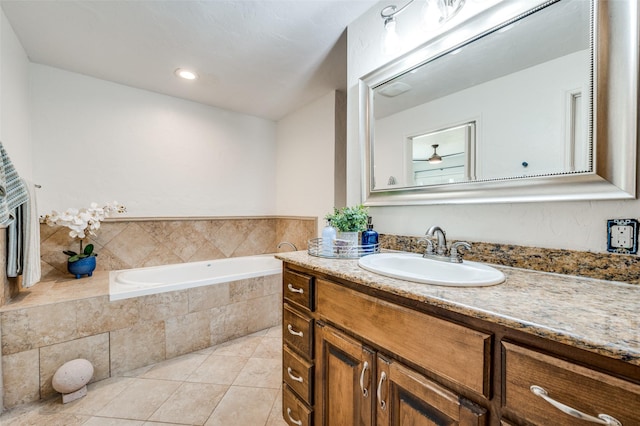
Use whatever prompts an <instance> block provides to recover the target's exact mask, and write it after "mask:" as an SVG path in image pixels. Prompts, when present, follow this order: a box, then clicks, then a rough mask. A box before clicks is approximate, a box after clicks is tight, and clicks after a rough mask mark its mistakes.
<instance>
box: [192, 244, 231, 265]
mask: <svg viewBox="0 0 640 426" xmlns="http://www.w3.org/2000/svg"><path fill="white" fill-rule="evenodd" d="M226 257H227V256H225V255H224V253H223V252H222V251H220V249H219V248H218V247H217V246H216V245H215V244H214V243H211V242H209V241H204V243H203V244H202V246H200V248H199V249H198V251H197V252H195V253H194V254H193V256H191V257H190V258H189V262H200V261H204V260H214V259H226Z"/></svg>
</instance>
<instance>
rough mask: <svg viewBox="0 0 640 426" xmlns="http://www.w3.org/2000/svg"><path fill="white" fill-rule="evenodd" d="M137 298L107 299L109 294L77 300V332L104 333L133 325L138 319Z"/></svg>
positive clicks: (85, 333)
mask: <svg viewBox="0 0 640 426" xmlns="http://www.w3.org/2000/svg"><path fill="white" fill-rule="evenodd" d="M139 300H140V299H139V298H131V299H124V300H114V301H113V302H110V301H109V296H102V297H93V298H90V299H82V300H79V301H78V302H77V309H78V310H77V313H76V316H77V323H78V334H79V335H81V336H87V335H93V334H98V333H104V332H106V331H112V330H117V329H120V328H127V327H132V326H134V325H135V324H136V323H137V322H138V321H139V319H140V308H139Z"/></svg>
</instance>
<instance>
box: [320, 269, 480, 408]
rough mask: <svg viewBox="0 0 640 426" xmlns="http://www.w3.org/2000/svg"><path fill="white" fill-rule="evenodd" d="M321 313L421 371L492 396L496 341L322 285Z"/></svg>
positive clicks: (445, 322) (328, 284)
mask: <svg viewBox="0 0 640 426" xmlns="http://www.w3.org/2000/svg"><path fill="white" fill-rule="evenodd" d="M316 292H317V295H318V300H317V303H318V313H319V315H320V316H322V317H324V318H326V319H327V321H330V322H333V323H334V324H339V325H340V327H342V328H344V329H347V330H351V331H352V332H353V333H354V334H357V335H359V336H362V337H363V338H364V339H366V340H368V341H370V342H372V343H374V344H376V345H377V346H380V347H382V348H385V350H387V351H390V352H391V353H394V354H397V355H399V356H401V357H402V358H404V359H407V360H409V361H411V362H413V363H415V364H416V365H420V366H422V367H424V368H425V369H427V370H429V371H432V372H434V373H436V374H438V375H439V376H441V377H444V378H446V379H448V380H451V381H453V382H455V383H458V384H460V385H462V386H464V387H466V388H468V389H470V390H472V391H473V392H476V393H477V394H480V395H484V396H485V397H488V396H489V389H490V383H489V373H490V365H491V357H490V353H491V335H490V334H486V333H481V332H479V331H476V330H472V329H470V328H467V327H463V326H461V325H458V324H454V323H452V322H449V321H445V320H442V319H439V318H435V317H433V316H430V315H427V314H424V313H421V312H417V311H414V310H412V309H408V308H405V307H402V306H399V305H395V304H393V303H389V302H385V301H383V300H380V299H376V298H374V297H371V296H368V295H365V294H362V293H360V292H357V291H354V290H351V289H348V288H345V287H342V286H340V285H338V284H334V283H332V282H329V281H324V280H317V282H316Z"/></svg>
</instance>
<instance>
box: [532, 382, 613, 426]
mask: <svg viewBox="0 0 640 426" xmlns="http://www.w3.org/2000/svg"><path fill="white" fill-rule="evenodd" d="M529 389H530V390H531V392H532V393H533V394H534V395H535V396H539V397H540V398H542V399H544V400H545V401H547V402H548V403H549V404H551V405H553V406H554V407H556V408H557V409H558V410H560V411H562V412H563V413H565V414H568V415H570V416H572V417H575V418H577V419H581V420H586V421H589V422H592V423H598V424H601V425H610V426H622V423H620V422H619V421H618V420H616V419H614V418H613V417H611V416H609V415H607V414H598V417H593V416H590V415H588V414H585V413H583V412H582V411H578V410H576V409H575V408H571V407H569V406H568V405H565V404H563V403H561V402H558V401H556V400H555V399H553V398H551V397H550V396H549V393H548V392H547V391H546V390H545V389H544V388H542V387H540V386H536V385H533V386H531V387H530V388H529Z"/></svg>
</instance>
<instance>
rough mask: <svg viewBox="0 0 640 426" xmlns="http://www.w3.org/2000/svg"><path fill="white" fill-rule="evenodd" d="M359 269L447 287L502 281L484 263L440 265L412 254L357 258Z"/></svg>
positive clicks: (446, 263)
mask: <svg viewBox="0 0 640 426" xmlns="http://www.w3.org/2000/svg"><path fill="white" fill-rule="evenodd" d="M358 265H359V266H360V267H361V268H363V269H366V270H367V271H371V272H374V273H376V274H380V275H384V276H387V277H392V278H400V279H402V280H407V281H414V282H418V283H425V284H435V285H441V286H448V287H481V286H490V285H495V284H500V283H502V282H503V281H504V280H505V278H504V274H503V273H502V272H501V271H499V270H497V269H495V268H492V267H491V266H489V265H485V264H483V263H477V262H468V261H466V260H465V261H464V262H463V263H450V262H442V261H438V260H433V259H426V258H424V257H422V255H420V254H415V253H378V254H372V255H369V256H364V257H362V258H360V260H358Z"/></svg>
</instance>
